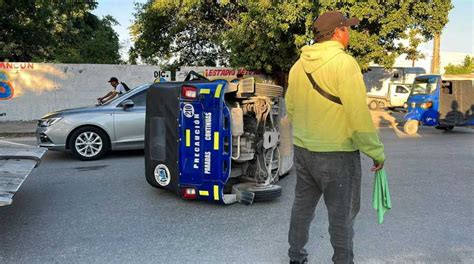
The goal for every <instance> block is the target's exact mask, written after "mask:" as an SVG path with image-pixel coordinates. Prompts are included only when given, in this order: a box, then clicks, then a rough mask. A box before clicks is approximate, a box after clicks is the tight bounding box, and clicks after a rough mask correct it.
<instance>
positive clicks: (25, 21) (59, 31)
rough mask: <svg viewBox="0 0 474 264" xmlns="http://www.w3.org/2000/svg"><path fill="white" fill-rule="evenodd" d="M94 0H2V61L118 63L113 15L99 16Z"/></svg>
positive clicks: (0, 4) (0, 42)
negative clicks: (94, 12)
mask: <svg viewBox="0 0 474 264" xmlns="http://www.w3.org/2000/svg"><path fill="white" fill-rule="evenodd" d="M96 6H97V3H96V2H95V1H53V2H49V1H8V0H6V1H2V2H0V13H1V14H2V15H3V18H2V19H1V20H0V46H1V49H0V60H1V61H3V60H10V61H35V62H63V63H118V62H119V61H120V55H119V52H118V51H119V48H120V47H119V41H118V36H117V33H116V32H115V31H114V30H113V29H112V26H113V25H114V24H116V23H117V22H116V21H115V20H114V19H113V18H112V17H105V18H102V19H99V18H97V17H96V16H95V15H93V14H91V13H90V11H91V10H92V9H94V8H95V7H96Z"/></svg>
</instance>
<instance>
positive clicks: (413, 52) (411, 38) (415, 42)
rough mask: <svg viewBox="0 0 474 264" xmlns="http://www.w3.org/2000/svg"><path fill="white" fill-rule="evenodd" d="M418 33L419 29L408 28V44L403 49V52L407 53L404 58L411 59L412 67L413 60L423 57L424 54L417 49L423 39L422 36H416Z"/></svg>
mask: <svg viewBox="0 0 474 264" xmlns="http://www.w3.org/2000/svg"><path fill="white" fill-rule="evenodd" d="M419 33H420V30H418V29H413V30H410V32H409V33H408V43H409V44H408V47H407V48H405V51H404V53H406V54H407V56H406V59H407V60H411V62H412V64H411V66H412V67H415V61H417V60H420V59H424V58H425V55H424V54H423V53H422V52H420V51H418V46H419V45H420V43H421V42H422V41H423V39H422V38H419V37H418V34H419Z"/></svg>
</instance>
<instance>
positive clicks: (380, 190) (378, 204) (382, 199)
mask: <svg viewBox="0 0 474 264" xmlns="http://www.w3.org/2000/svg"><path fill="white" fill-rule="evenodd" d="M372 204H373V206H374V209H375V210H377V217H378V223H379V224H382V223H383V216H384V214H385V212H387V211H388V210H390V209H392V202H391V201H390V192H389V190H388V180H387V173H386V172H385V169H381V170H379V171H377V172H375V179H374V193H373V196H372Z"/></svg>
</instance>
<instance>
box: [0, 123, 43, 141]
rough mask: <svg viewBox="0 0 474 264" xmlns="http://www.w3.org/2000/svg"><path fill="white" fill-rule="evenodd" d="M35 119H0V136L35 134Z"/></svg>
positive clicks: (28, 135)
mask: <svg viewBox="0 0 474 264" xmlns="http://www.w3.org/2000/svg"><path fill="white" fill-rule="evenodd" d="M36 124H37V121H0V137H32V136H35V131H36Z"/></svg>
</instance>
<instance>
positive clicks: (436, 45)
mask: <svg viewBox="0 0 474 264" xmlns="http://www.w3.org/2000/svg"><path fill="white" fill-rule="evenodd" d="M440 45H441V33H436V34H434V39H433V58H432V59H431V73H434V74H439V73H440V71H439V64H440V56H439V52H440Z"/></svg>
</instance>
